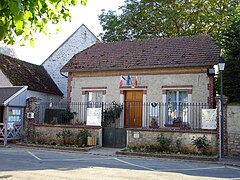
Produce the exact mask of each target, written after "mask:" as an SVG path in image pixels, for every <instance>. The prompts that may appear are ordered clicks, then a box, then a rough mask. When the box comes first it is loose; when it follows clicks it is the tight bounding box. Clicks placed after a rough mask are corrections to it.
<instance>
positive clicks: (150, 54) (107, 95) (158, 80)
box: [63, 35, 220, 128]
mask: <svg viewBox="0 0 240 180" xmlns="http://www.w3.org/2000/svg"><path fill="white" fill-rule="evenodd" d="M219 53H220V50H219V49H217V48H216V45H215V43H214V42H213V41H212V39H211V38H210V37H209V36H207V35H196V36H186V37H177V38H168V39H148V40H136V41H124V42H112V43H98V44H95V45H93V46H91V47H90V48H88V49H86V50H84V51H82V52H80V53H78V54H76V55H75V56H74V57H73V58H72V59H71V60H70V61H69V62H68V63H67V64H66V65H65V66H64V68H63V71H66V72H68V73H69V75H68V102H69V103H70V102H86V103H88V104H87V106H88V107H87V108H89V103H99V102H103V103H111V102H113V101H114V102H117V103H120V104H123V113H122V115H121V118H120V119H121V120H120V126H121V127H132V128H139V127H149V126H150V125H151V121H153V120H156V121H157V124H158V125H160V126H161V127H165V126H167V125H170V124H172V122H173V120H174V119H178V118H180V119H181V121H182V122H185V123H186V124H188V125H191V124H192V123H194V122H193V121H192V122H191V121H190V119H192V116H193V112H192V111H193V108H194V107H193V106H191V107H190V103H200V102H201V103H207V104H208V108H211V106H212V104H213V102H214V89H213V88H214V82H213V76H210V75H209V74H208V73H207V71H208V69H209V68H213V66H214V65H215V64H217V60H218V56H219ZM82 112H85V113H86V111H84V110H83V111H82ZM195 116H196V115H195ZM81 119H82V120H83V121H84V120H85V119H86V115H82V116H81Z"/></svg>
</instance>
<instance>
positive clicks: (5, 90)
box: [0, 87, 23, 105]
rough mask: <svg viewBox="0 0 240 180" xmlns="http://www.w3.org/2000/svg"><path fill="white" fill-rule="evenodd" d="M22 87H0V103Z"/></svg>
mask: <svg viewBox="0 0 240 180" xmlns="http://www.w3.org/2000/svg"><path fill="white" fill-rule="evenodd" d="M22 88H23V87H0V94H1V96H0V105H2V104H3V103H4V101H6V100H7V99H8V98H10V97H11V96H12V95H14V94H15V93H17V92H18V91H19V90H20V89H22Z"/></svg>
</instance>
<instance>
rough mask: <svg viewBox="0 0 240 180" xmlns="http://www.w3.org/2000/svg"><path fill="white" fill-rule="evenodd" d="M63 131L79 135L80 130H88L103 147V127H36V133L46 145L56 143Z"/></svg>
mask: <svg viewBox="0 0 240 180" xmlns="http://www.w3.org/2000/svg"><path fill="white" fill-rule="evenodd" d="M63 129H67V130H70V131H71V132H72V133H74V134H77V133H78V132H79V131H80V130H83V129H86V130H88V132H89V133H90V136H91V137H96V138H97V144H98V145H100V146H102V128H101V127H90V126H89V127H88V126H76V125H74V126H73V125H34V131H35V132H36V133H37V134H38V135H39V136H40V137H38V138H43V139H45V141H46V143H47V144H49V143H52V142H56V141H58V140H57V136H56V134H58V133H59V132H62V130H63Z"/></svg>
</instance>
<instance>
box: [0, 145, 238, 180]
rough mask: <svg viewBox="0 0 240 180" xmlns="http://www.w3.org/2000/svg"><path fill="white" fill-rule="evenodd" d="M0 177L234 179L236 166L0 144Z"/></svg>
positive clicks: (236, 173)
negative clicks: (5, 146) (6, 146)
mask: <svg viewBox="0 0 240 180" xmlns="http://www.w3.org/2000/svg"><path fill="white" fill-rule="evenodd" d="M0 162H1V163H0V179H9V180H11V179H44V180H46V179H104V180H105V179H111V180H112V179H137V180H140V179H173V180H175V179H176V180H177V179H181V180H182V179H187V180H188V179H189V180H190V179H191V180H192V179H238V180H240V168H237V167H231V166H222V165H219V164H215V163H206V162H190V161H182V160H172V159H157V158H137V157H124V156H104V155H94V154H89V153H70V152H59V151H46V150H33V149H23V148H4V147H1V148H0Z"/></svg>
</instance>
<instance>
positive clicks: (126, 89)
mask: <svg viewBox="0 0 240 180" xmlns="http://www.w3.org/2000/svg"><path fill="white" fill-rule="evenodd" d="M147 88H148V87H147V86H137V87H135V88H131V87H129V86H123V87H120V103H122V104H124V99H125V91H131V90H132V91H136V90H141V91H143V98H142V99H143V105H144V104H145V103H146V102H147ZM143 108H144V106H143ZM146 118H147V117H146V114H145V113H144V110H143V111H142V127H148V124H147V120H146ZM120 119H121V121H120V126H121V127H124V109H123V113H122V116H121V117H120Z"/></svg>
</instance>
